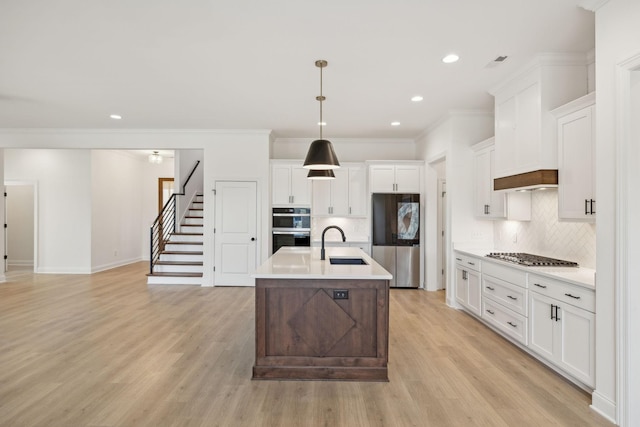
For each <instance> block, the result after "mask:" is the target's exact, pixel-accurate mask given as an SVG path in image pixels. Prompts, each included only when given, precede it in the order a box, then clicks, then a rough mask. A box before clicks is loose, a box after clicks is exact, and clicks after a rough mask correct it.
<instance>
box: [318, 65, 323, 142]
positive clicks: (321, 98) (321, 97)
mask: <svg viewBox="0 0 640 427" xmlns="http://www.w3.org/2000/svg"><path fill="white" fill-rule="evenodd" d="M322 68H323V67H320V123H319V125H320V139H322V123H323V122H322V100H323V99H324V97H323V96H322Z"/></svg>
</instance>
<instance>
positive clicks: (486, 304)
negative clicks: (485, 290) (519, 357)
mask: <svg viewBox="0 0 640 427" xmlns="http://www.w3.org/2000/svg"><path fill="white" fill-rule="evenodd" d="M482 318H483V319H484V320H485V321H486V322H487V323H489V324H491V325H493V326H495V327H496V328H498V329H499V330H500V331H502V332H504V333H506V334H507V335H509V336H511V337H513V338H514V339H516V340H517V341H518V342H520V343H522V344H524V345H527V318H526V317H524V316H523V315H521V314H518V313H515V312H513V311H511V310H509V309H508V308H506V307H503V306H501V305H500V304H498V303H496V302H494V301H492V300H490V299H486V298H485V299H483V300H482Z"/></svg>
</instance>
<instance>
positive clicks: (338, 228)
mask: <svg viewBox="0 0 640 427" xmlns="http://www.w3.org/2000/svg"><path fill="white" fill-rule="evenodd" d="M330 228H335V229H336V230H338V231H339V232H340V234H342V241H343V242H346V241H347V238H346V237H344V231H342V228H340V227H338V226H337V225H330V226H328V227H326V228H325V229H324V230H322V249H321V250H320V259H321V260H324V233H326V232H327V230H328V229H330Z"/></svg>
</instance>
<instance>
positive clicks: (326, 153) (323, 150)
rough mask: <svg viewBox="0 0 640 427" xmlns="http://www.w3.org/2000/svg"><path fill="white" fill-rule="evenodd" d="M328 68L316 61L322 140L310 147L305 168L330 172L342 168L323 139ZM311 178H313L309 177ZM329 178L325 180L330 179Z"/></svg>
mask: <svg viewBox="0 0 640 427" xmlns="http://www.w3.org/2000/svg"><path fill="white" fill-rule="evenodd" d="M326 66H327V61H325V60H324V59H319V60H317V61H316V67H318V68H320V96H316V100H318V101H320V123H319V126H320V139H316V140H315V141H313V142H312V143H311V145H310V146H309V151H308V152H307V157H306V159H305V160H304V165H303V167H304V168H307V169H312V170H328V169H336V168H339V167H340V163H339V162H338V156H336V153H335V151H333V144H331V141H329V140H327V139H322V126H323V121H322V101H324V100H325V99H326V98H325V97H324V96H323V95H322V69H323V68H324V67H326ZM309 178H313V177H312V176H309ZM330 178H331V177H329V176H327V177H325V179H330Z"/></svg>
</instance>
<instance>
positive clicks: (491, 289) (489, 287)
mask: <svg viewBox="0 0 640 427" xmlns="http://www.w3.org/2000/svg"><path fill="white" fill-rule="evenodd" d="M487 289H489V290H490V291H495V289H494V288H492V287H491V286H487Z"/></svg>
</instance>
